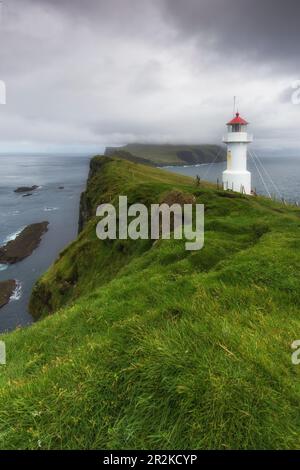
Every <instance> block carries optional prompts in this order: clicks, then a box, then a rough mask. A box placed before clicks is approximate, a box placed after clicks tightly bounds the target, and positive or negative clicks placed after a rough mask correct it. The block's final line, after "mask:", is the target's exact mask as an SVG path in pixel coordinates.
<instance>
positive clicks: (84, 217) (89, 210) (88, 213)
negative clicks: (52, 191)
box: [78, 157, 109, 233]
mask: <svg viewBox="0 0 300 470" xmlns="http://www.w3.org/2000/svg"><path fill="white" fill-rule="evenodd" d="M108 160H109V158H108V157H99V158H97V157H95V158H93V159H92V160H91V161H90V170H89V174H88V179H87V189H86V191H84V192H83V193H81V197H80V205H79V220H78V233H81V232H82V230H83V228H84V226H85V224H86V223H87V221H88V220H89V219H90V218H91V217H92V216H93V215H94V213H93V204H92V202H91V198H90V197H89V191H88V188H89V186H90V185H91V181H92V180H93V178H94V176H95V175H96V174H97V173H98V171H99V170H100V169H101V167H102V166H103V165H104V164H105V162H107V161H108Z"/></svg>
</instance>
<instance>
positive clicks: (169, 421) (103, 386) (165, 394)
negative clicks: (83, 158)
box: [0, 159, 300, 449]
mask: <svg viewBox="0 0 300 470" xmlns="http://www.w3.org/2000/svg"><path fill="white" fill-rule="evenodd" d="M96 162H97V164H98V166H99V172H96V173H94V175H93V177H92V178H91V180H90V182H89V187H88V194H87V199H88V201H89V204H91V207H93V208H95V207H96V205H97V203H100V202H103V201H104V200H106V201H107V199H108V200H112V201H114V200H115V199H116V198H117V196H118V194H119V193H120V194H128V195H129V196H130V200H131V201H136V200H140V201H142V202H146V203H147V204H149V203H150V202H152V201H154V200H155V201H157V200H161V198H162V197H163V194H165V192H167V191H169V190H172V189H176V190H181V191H184V192H190V193H193V194H194V195H196V196H197V201H198V202H201V203H203V202H204V203H205V205H206V242H205V248H204V249H203V250H202V251H200V252H187V251H185V250H184V244H183V242H182V241H167V240H165V241H159V242H158V243H155V244H154V245H152V244H147V243H144V242H141V243H139V242H131V243H129V242H128V244H127V243H124V244H123V242H122V244H121V245H120V243H121V242H120V241H119V242H118V241H116V242H109V243H103V242H100V241H99V240H97V239H96V236H95V230H94V229H95V223H96V220H95V218H93V219H91V220H90V222H89V223H88V224H87V225H86V226H85V228H84V230H83V232H82V233H81V235H80V237H79V239H78V240H77V241H75V242H74V243H73V244H72V245H71V246H70V247H69V248H68V249H67V250H65V252H64V253H63V254H62V256H61V258H60V260H59V261H58V262H57V263H56V264H55V265H54V266H53V267H52V268H51V269H50V271H49V272H48V273H47V274H46V275H45V276H44V277H43V279H42V280H41V281H40V284H39V287H38V288H37V289H36V291H35V294H34V297H33V302H34V305H35V308H36V309H39V306H40V305H41V299H42V298H43V295H46V297H47V298H48V299H49V298H50V300H49V306H48V309H51V308H56V307H58V306H61V309H60V310H59V311H58V312H57V313H56V314H54V315H52V316H48V317H47V318H45V319H43V320H42V321H40V322H38V323H36V324H35V325H34V326H32V327H31V328H28V329H24V330H21V331H17V332H14V333H11V334H9V335H6V336H4V338H1V339H5V341H6V343H7V352H8V363H7V366H6V367H1V369H0V372H1V375H0V447H1V448H33V449H35V448H38V447H39V446H41V447H42V448H160V449H161V448H206V449H208V448H221V449H229V448H240V449H246V448H247V449H249V448H299V445H300V438H299V433H298V427H299V423H300V416H299V415H300V411H299V399H300V385H299V384H300V376H299V374H300V369H299V368H298V367H296V366H293V365H292V364H291V358H290V356H291V350H290V344H291V342H292V341H293V340H294V339H297V338H298V337H299V328H300V316H299V303H300V300H299V285H300V283H299V281H300V279H299V278H300V251H299V222H300V221H299V214H300V212H299V210H296V209H294V208H290V207H287V208H282V207H280V206H279V205H277V204H275V203H273V202H270V201H268V200H266V199H264V198H250V197H245V196H241V195H232V194H231V193H224V192H222V191H217V190H216V189H214V188H212V187H210V186H205V187H204V186H201V187H200V188H196V187H195V185H194V184H193V181H192V180H189V179H188V178H185V177H180V176H177V175H173V174H172V175H171V174H169V173H167V172H165V171H163V170H157V169H153V168H150V167H145V166H142V165H135V164H133V163H130V162H125V161H117V160H112V161H110V162H107V161H106V160H103V164H101V161H100V160H99V159H98V160H96ZM94 163H95V161H94ZM229 196H234V197H229ZM74 264H75V265H76V266H77V267H76V270H75V271H76V274H74V273H73V274H72V273H71V274H70V271H72V269H73V266H74ZM67 273H69V274H70V275H69V277H68V274H67ZM66 277H68V279H67V283H71V284H72V288H70V286H69V287H68V288H66V289H65V290H64V289H63V288H62V286H64V282H65V281H66V279H64V278H66ZM49 292H50V294H49ZM51 302H53V305H52V303H51ZM44 313H45V312H44Z"/></svg>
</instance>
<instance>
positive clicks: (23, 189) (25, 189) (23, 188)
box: [15, 185, 38, 193]
mask: <svg viewBox="0 0 300 470" xmlns="http://www.w3.org/2000/svg"><path fill="white" fill-rule="evenodd" d="M37 188H38V186H36V185H33V186H20V187H19V188H17V189H15V193H29V192H30V191H35V189H37Z"/></svg>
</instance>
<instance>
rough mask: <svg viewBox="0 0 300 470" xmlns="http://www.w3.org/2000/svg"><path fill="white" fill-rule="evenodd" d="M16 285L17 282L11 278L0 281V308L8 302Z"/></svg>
mask: <svg viewBox="0 0 300 470" xmlns="http://www.w3.org/2000/svg"><path fill="white" fill-rule="evenodd" d="M16 286H17V283H16V281H15V280H13V279H10V280H8V281H2V282H0V308H1V307H4V305H6V304H8V302H9V300H10V298H11V296H12V294H13V292H14V290H15V288H16Z"/></svg>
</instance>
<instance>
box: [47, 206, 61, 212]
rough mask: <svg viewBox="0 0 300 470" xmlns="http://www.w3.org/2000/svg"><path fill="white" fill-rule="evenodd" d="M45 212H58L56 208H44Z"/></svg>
mask: <svg viewBox="0 0 300 470" xmlns="http://www.w3.org/2000/svg"><path fill="white" fill-rule="evenodd" d="M44 211H45V212H53V211H58V207H44Z"/></svg>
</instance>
